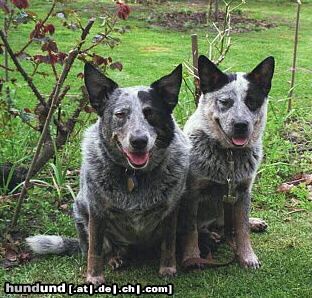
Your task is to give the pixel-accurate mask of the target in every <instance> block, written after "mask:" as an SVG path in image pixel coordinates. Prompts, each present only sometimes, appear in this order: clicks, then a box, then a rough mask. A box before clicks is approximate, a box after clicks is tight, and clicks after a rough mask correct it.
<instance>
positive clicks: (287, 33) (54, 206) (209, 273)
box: [0, 0, 312, 297]
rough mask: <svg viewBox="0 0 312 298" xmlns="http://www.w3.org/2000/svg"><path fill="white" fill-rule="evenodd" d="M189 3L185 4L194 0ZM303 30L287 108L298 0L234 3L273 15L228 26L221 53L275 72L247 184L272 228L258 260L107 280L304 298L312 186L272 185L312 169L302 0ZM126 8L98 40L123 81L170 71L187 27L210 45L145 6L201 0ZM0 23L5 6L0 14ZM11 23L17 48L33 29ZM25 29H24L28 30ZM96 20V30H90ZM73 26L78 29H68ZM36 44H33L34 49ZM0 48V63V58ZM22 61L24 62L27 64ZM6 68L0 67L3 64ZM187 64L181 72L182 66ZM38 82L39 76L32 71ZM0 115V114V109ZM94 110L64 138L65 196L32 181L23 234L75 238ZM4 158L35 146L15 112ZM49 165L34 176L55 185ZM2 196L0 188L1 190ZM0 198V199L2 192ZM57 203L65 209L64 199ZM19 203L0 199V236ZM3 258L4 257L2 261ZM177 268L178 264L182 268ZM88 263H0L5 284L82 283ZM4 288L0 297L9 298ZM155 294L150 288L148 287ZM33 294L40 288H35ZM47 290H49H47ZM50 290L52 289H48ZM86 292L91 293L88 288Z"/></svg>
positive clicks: (172, 6)
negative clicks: (228, 42) (254, 23)
mask: <svg viewBox="0 0 312 298" xmlns="http://www.w3.org/2000/svg"><path fill="white" fill-rule="evenodd" d="M191 2H192V3H193V4H190V3H191ZM303 2H304V4H303V5H302V12H301V22H300V36H299V47H298V65H297V66H298V68H297V77H296V85H295V90H294V99H293V109H292V111H291V112H290V113H288V112H287V93H288V90H289V80H290V68H291V62H292V53H293V35H294V27H295V13H296V5H295V3H293V2H292V1H282V0H278V1H247V3H246V4H245V5H244V6H242V7H240V13H242V14H243V15H244V16H248V17H249V18H254V19H257V20H265V21H267V22H270V23H273V24H275V25H276V26H273V27H272V28H270V29H267V30H252V31H247V32H240V33H234V34H233V36H232V43H233V44H232V47H231V49H230V51H229V53H228V55H227V56H226V59H225V60H224V61H223V62H222V64H221V65H220V68H221V69H223V70H226V69H227V70H229V71H249V70H251V69H252V68H253V67H254V66H256V65H257V64H258V63H259V62H260V61H261V60H263V59H264V58H265V57H267V56H271V55H272V56H274V57H275V59H276V70H275V75H274V79H273V86H272V90H271V93H270V104H269V112H268V123H267V128H266V133H265V136H264V149H265V150H264V151H265V157H264V161H263V163H262V165H261V167H260V169H259V173H258V177H257V180H256V183H255V185H254V189H253V195H252V197H253V206H252V212H251V213H252V215H253V216H257V217H262V218H264V219H265V220H266V221H267V223H268V225H269V228H268V230H267V232H265V233H263V234H253V235H252V241H253V244H254V248H255V251H256V253H257V255H258V257H259V258H260V260H261V261H262V267H261V269H259V270H257V271H252V270H249V271H247V270H244V269H242V268H240V267H239V266H238V264H236V263H235V264H232V265H229V266H227V267H220V268H210V269H207V270H205V271H202V272H190V273H186V272H183V271H182V270H179V273H178V276H177V277H176V278H175V279H172V280H169V279H168V280H164V279H161V278H159V277H158V276H157V270H158V261H157V260H149V261H146V262H143V261H140V262H139V263H134V264H130V266H129V267H127V268H125V269H123V270H121V271H117V272H112V271H111V270H109V269H105V274H106V280H107V282H108V283H117V284H118V285H126V284H128V283H130V284H135V283H140V284H142V285H147V284H149V285H151V284H155V285H156V284H157V285H158V284H159V285H163V284H166V283H173V284H174V294H175V296H177V297H309V296H311V293H312V249H311V247H312V232H311V231H312V198H311V188H310V192H309V189H308V188H307V187H306V186H305V185H299V186H297V187H295V188H293V189H292V190H291V192H290V193H286V194H285V193H280V192H277V191H276V189H277V187H278V186H279V185H280V184H281V183H282V182H285V181H289V180H291V179H292V177H294V176H295V175H296V174H298V173H311V172H312V149H311V148H312V95H311V90H312V64H311V56H310V53H311V44H312V35H311V23H312V1H303ZM31 4H32V10H33V11H35V12H36V13H38V14H39V15H43V14H44V13H45V11H46V10H47V9H48V7H49V2H47V1H35V0H34V1H31ZM69 5H70V6H72V7H73V8H76V9H79V10H80V11H82V12H83V14H84V16H85V19H84V20H83V21H85V20H86V19H87V18H88V17H89V16H92V15H94V14H95V13H97V12H100V11H101V9H103V7H106V5H109V7H111V6H112V4H111V1H85V0H79V1H73V2H70V3H69ZM132 7H133V9H132V13H131V15H130V17H129V19H128V20H126V21H124V22H123V25H128V26H130V30H129V32H127V33H125V34H123V35H122V36H121V37H120V38H121V44H120V45H119V46H118V47H116V48H114V49H108V48H105V47H103V48H99V49H98V52H99V53H102V54H103V55H111V56H112V57H113V58H114V59H115V60H120V61H121V62H122V63H123V66H124V68H123V70H122V71H121V72H118V71H110V72H109V75H110V76H111V77H112V78H113V79H114V80H115V81H117V82H118V83H119V84H120V85H121V86H131V85H146V84H150V83H151V82H153V81H154V80H156V79H158V78H159V77H161V76H162V75H165V74H167V73H169V72H170V71H171V70H172V69H173V68H174V66H175V65H177V64H179V63H181V62H183V61H188V62H190V61H191V50H190V49H191V42H190V35H191V34H192V33H197V34H198V37H199V48H200V53H202V54H206V53H207V48H208V44H207V40H206V34H207V28H205V27H204V26H199V27H198V26H192V25H188V26H186V28H185V30H183V31H176V30H170V29H167V28H162V27H158V26H155V24H153V22H151V21H149V22H148V21H147V20H150V18H149V16H150V12H151V11H152V12H153V13H159V14H164V13H166V12H168V11H188V10H190V11H197V12H198V11H199V12H200V11H202V10H203V9H206V8H205V6H204V1H170V2H169V4H163V5H156V6H152V7H148V8H145V7H143V6H141V5H139V4H133V5H132ZM0 23H2V14H1V12H0ZM23 28H24V29H17V30H16V32H15V31H14V30H13V31H11V34H12V35H11V37H10V40H12V44H13V46H14V47H16V49H18V48H20V46H21V44H22V40H23V39H25V38H26V36H28V34H29V30H30V29H31V25H29V24H27V25H25V26H24V27H23ZM27 28H28V29H29V30H27ZM98 29H99V28H98V27H97V28H95V29H94V30H93V31H94V32H93V33H94V34H95V33H96V31H97V30H98ZM55 34H56V36H55V38H56V39H57V40H58V41H59V45H60V47H62V48H64V49H67V48H69V47H70V43H69V40H70V39H71V38H72V36H69V35H68V34H69V31H68V30H65V29H64V30H60V31H56V33H55ZM71 34H77V33H71ZM30 51H34V49H32V48H31V49H30ZM2 57H3V56H0V63H1V64H2V62H3V61H2V59H3V58H2ZM24 64H25V68H26V69H28V70H29V68H28V66H27V63H25V62H24ZM82 67H83V64H82V63H81V62H77V63H76V64H75V66H74V71H73V74H76V73H79V72H81V70H82ZM1 71H2V69H1ZM185 72H186V71H185ZM36 80H42V79H40V78H37V79H36ZM51 82H52V81H51V79H49V78H47V79H45V80H44V81H42V82H41V83H40V87H41V90H42V91H43V92H44V93H48V91H49V90H50V89H51ZM69 83H70V84H71V86H72V90H71V92H72V93H74V92H75V88H76V89H77V88H78V87H79V85H80V84H81V82H79V81H78V80H77V78H76V76H75V75H73V76H72V77H70V78H69ZM14 88H15V95H14V96H15V97H14V98H15V101H16V106H17V107H19V108H24V107H29V108H30V109H33V108H34V100H33V99H32V94H31V93H30V92H29V90H28V89H27V87H26V83H24V81H23V80H22V79H21V78H20V77H18V76H17V86H16V87H14ZM193 110H194V104H193V99H192V96H191V94H190V92H189V91H188V89H187V88H186V86H185V85H183V87H182V91H181V96H180V103H179V106H178V108H177V109H176V111H175V116H176V119H177V121H178V123H179V124H180V125H181V126H183V124H184V122H185V120H186V119H187V118H188V117H189V115H190V114H191V113H192V112H193ZM0 113H1V112H0ZM95 119H96V116H95V115H92V116H91V117H90V116H86V115H82V116H81V122H80V123H79V125H78V126H77V127H76V131H75V132H74V134H73V136H74V137H72V138H71V140H70V142H69V143H68V144H67V145H66V147H65V148H64V150H63V152H62V153H60V154H59V156H58V157H59V160H60V161H61V163H62V167H63V169H69V170H70V175H68V177H66V181H65V182H64V189H63V190H62V193H61V195H58V193H57V191H56V190H55V188H53V187H44V186H37V187H35V188H34V189H32V190H31V191H30V193H29V196H28V198H27V199H26V201H25V204H24V205H23V209H22V215H21V218H20V220H19V225H18V228H17V229H16V231H15V232H16V234H20V235H22V236H23V237H24V236H29V235H35V234H38V233H44V234H60V235H66V236H75V228H74V224H73V221H72V218H71V216H70V213H71V207H70V206H71V204H72V201H73V198H72V196H71V195H70V193H69V192H68V190H67V189H66V188H65V186H66V184H68V185H71V187H72V189H73V190H74V192H75V193H76V192H77V187H78V180H79V176H78V175H77V174H75V173H76V172H75V171H74V170H76V169H78V168H79V165H80V160H81V159H80V150H79V146H80V145H79V144H80V141H81V138H82V132H83V130H84V129H85V127H86V122H87V123H88V124H89V123H91V122H94V121H95ZM82 120H83V121H82ZM0 132H1V135H0V163H1V162H4V161H11V162H17V161H18V160H21V159H23V161H22V163H23V164H25V165H28V163H29V162H30V160H31V157H32V154H33V147H34V145H35V143H36V140H37V136H36V135H34V133H33V132H31V131H30V130H29V129H28V127H27V126H25V125H23V124H21V123H20V121H19V120H18V119H14V120H12V121H10V123H5V125H4V126H3V127H1V128H0ZM51 171H52V170H51V167H50V166H47V167H46V169H45V170H44V171H43V172H42V173H41V174H40V175H39V176H38V177H37V178H38V179H40V180H43V181H46V182H48V183H50V184H52V179H51ZM0 195H1V194H0ZM0 198H1V197H0ZM60 206H61V207H60ZM14 207H15V201H14V200H9V201H8V200H3V201H1V200H0V233H1V235H0V237H1V238H2V239H1V238H0V240H4V239H3V237H2V235H3V234H4V231H5V228H6V227H7V225H8V223H9V221H10V219H11V218H12V214H13V211H14ZM0 253H1V250H0ZM0 264H1V263H0ZM178 269H180V268H178ZM85 270H86V261H85V260H83V259H81V258H80V257H77V256H75V257H66V256H65V257H57V256H50V257H45V258H33V259H32V260H31V261H30V262H27V263H25V264H21V265H19V266H16V267H14V268H10V269H4V268H3V266H0V281H1V284H2V283H4V282H5V281H9V282H11V283H34V282H36V281H41V282H42V283H54V284H59V283H60V282H63V281H65V282H67V283H74V284H82V283H83V282H84V274H85ZM1 291H2V289H1V290H0V296H1V297H6V296H5V294H4V293H3V292H1ZM150 296H152V295H150ZM37 297H38V296H37ZM47 297H48V295H47ZM50 297H57V296H55V295H53V296H52V295H51V296H50ZM86 297H87V296H86Z"/></svg>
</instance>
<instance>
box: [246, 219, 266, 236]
mask: <svg viewBox="0 0 312 298" xmlns="http://www.w3.org/2000/svg"><path fill="white" fill-rule="evenodd" d="M249 227H250V231H252V232H257V233H258V232H264V231H265V230H266V229H267V227H268V225H267V223H266V222H265V221H264V220H263V219H261V218H249Z"/></svg>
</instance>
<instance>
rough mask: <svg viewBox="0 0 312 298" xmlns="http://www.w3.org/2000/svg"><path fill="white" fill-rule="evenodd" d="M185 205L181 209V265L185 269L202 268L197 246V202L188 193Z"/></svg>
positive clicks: (192, 195)
mask: <svg viewBox="0 0 312 298" xmlns="http://www.w3.org/2000/svg"><path fill="white" fill-rule="evenodd" d="M185 200H187V201H186V203H185V206H184V208H183V218H182V221H183V227H182V228H183V231H182V251H183V254H182V265H183V267H184V268H185V269H194V268H195V269H196V268H202V267H203V266H204V265H205V264H204V261H206V260H204V259H202V258H201V257H200V251H199V246H198V228H197V213H198V204H199V200H198V198H197V197H196V196H195V195H194V194H191V193H190V192H189V193H187V197H185Z"/></svg>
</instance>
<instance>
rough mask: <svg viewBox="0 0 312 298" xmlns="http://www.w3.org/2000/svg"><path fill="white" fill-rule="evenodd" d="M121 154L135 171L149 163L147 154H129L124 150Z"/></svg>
mask: <svg viewBox="0 0 312 298" xmlns="http://www.w3.org/2000/svg"><path fill="white" fill-rule="evenodd" d="M123 152H124V154H125V155H126V158H127V160H128V163H129V165H130V166H131V167H133V168H135V169H142V168H144V167H146V166H147V164H148V162H149V158H150V154H149V152H130V151H128V150H125V149H123Z"/></svg>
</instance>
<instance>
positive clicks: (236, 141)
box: [216, 119, 249, 147]
mask: <svg viewBox="0 0 312 298" xmlns="http://www.w3.org/2000/svg"><path fill="white" fill-rule="evenodd" d="M216 122H217V124H218V126H219V129H220V131H221V132H222V134H223V135H224V137H225V139H226V140H227V142H228V143H230V144H231V145H234V146H236V147H244V146H245V145H246V144H247V143H248V140H249V139H248V138H247V137H243V136H238V137H231V138H229V137H228V135H227V134H226V133H225V131H224V130H223V128H222V126H221V124H220V121H219V119H216Z"/></svg>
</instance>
